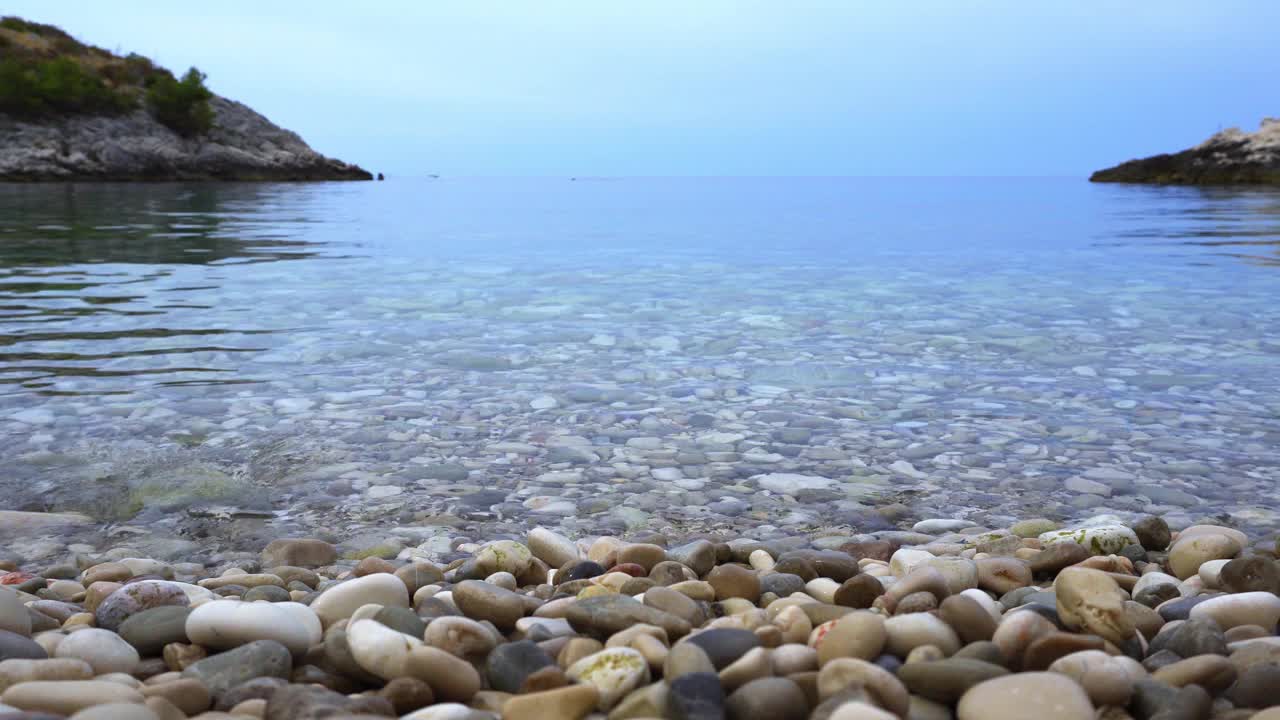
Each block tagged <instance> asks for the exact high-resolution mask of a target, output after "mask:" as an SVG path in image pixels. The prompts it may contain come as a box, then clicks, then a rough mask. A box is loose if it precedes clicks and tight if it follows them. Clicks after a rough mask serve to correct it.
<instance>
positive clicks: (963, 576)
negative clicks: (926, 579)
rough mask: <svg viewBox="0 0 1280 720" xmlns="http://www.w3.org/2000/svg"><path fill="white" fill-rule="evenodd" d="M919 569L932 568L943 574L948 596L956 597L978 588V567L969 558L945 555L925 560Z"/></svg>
mask: <svg viewBox="0 0 1280 720" xmlns="http://www.w3.org/2000/svg"><path fill="white" fill-rule="evenodd" d="M919 567H931V568H934V569H935V570H937V571H938V572H940V573H942V577H943V578H944V579H945V580H946V583H947V592H948V594H951V595H955V594H957V593H960V592H963V591H965V590H968V589H969V588H976V587H978V566H977V564H976V563H974V561H972V560H970V559H968V558H962V557H956V556H954V555H944V556H942V557H935V558H933V559H930V560H925V561H924V562H922V563H920V565H919Z"/></svg>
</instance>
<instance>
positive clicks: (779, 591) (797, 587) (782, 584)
mask: <svg viewBox="0 0 1280 720" xmlns="http://www.w3.org/2000/svg"><path fill="white" fill-rule="evenodd" d="M859 577H862V576H861V575H855V576H854V577H852V578H849V580H846V581H845V582H846V583H848V582H852V581H853V580H856V579H857V578H859ZM868 577H870V576H868ZM871 579H872V580H874V581H875V583H876V585H877V586H879V585H880V581H879V580H876V579H875V578H871ZM804 583H805V580H804V578H802V577H800V576H799V575H792V574H791V573H784V572H776V571H775V572H771V573H769V574H767V575H764V576H762V577H761V578H760V593H761V594H764V593H773V594H774V595H777V596H778V597H786V596H788V595H791V594H793V593H798V592H804ZM837 592H839V591H837ZM882 592H884V589H883V588H882V587H878V588H877V594H879V593H882ZM867 607H870V605H868V606H867Z"/></svg>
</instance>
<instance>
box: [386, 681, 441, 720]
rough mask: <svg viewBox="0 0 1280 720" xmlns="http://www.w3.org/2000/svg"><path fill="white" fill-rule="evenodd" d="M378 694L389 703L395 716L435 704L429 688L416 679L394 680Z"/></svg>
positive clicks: (433, 694) (433, 695)
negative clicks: (394, 710) (393, 709)
mask: <svg viewBox="0 0 1280 720" xmlns="http://www.w3.org/2000/svg"><path fill="white" fill-rule="evenodd" d="M378 694H379V695H381V696H382V697H384V698H386V699H387V700H388V701H389V702H390V703H391V705H392V707H394V708H395V709H396V714H397V715H406V714H408V713H411V712H413V711H414V710H417V709H418V708H423V707H426V706H428V705H430V704H431V703H433V702H435V693H433V692H432V691H431V686H430V685H428V684H427V683H425V682H423V681H422V680H419V679H417V678H409V677H400V678H395V679H394V680H392V681H391V682H389V683H387V684H386V687H384V688H382V689H381V690H379V691H378Z"/></svg>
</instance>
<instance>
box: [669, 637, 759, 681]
mask: <svg viewBox="0 0 1280 720" xmlns="http://www.w3.org/2000/svg"><path fill="white" fill-rule="evenodd" d="M681 642H687V643H692V644H694V645H697V646H698V647H700V648H702V650H703V652H705V653H706V654H707V657H708V658H710V659H711V664H712V665H714V666H715V668H716V671H717V672H719V671H720V670H723V669H724V668H726V667H728V666H729V664H730V663H732V662H733V661H735V660H737V659H738V658H740V657H742V656H743V655H745V654H747V651H749V650H751V649H752V648H756V647H759V646H760V638H758V637H757V636H756V634H755V633H753V632H751V631H750V630H743V629H739V628H711V629H709V630H703V631H700V632H698V633H696V634H694V635H690V636H689V637H688V638H686V639H685V640H683V641H681Z"/></svg>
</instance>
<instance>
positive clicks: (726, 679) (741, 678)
mask: <svg viewBox="0 0 1280 720" xmlns="http://www.w3.org/2000/svg"><path fill="white" fill-rule="evenodd" d="M769 653H770V651H769V650H767V649H766V648H762V647H758V648H752V649H750V650H748V651H747V652H746V654H744V655H743V656H742V657H740V658H738V659H737V660H734V661H733V662H731V663H729V665H728V666H727V667H725V669H723V670H721V671H720V684H721V685H722V686H723V687H724V689H725V692H733V691H734V690H737V689H738V688H739V687H741V686H743V685H745V684H747V683H749V682H751V681H752V680H755V679H757V678H762V677H767V676H769V675H771V674H772V673H773V662H772V661H771V660H770V657H769Z"/></svg>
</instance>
